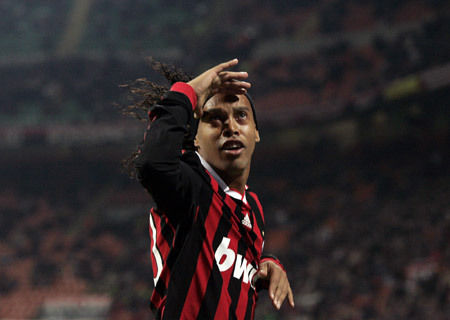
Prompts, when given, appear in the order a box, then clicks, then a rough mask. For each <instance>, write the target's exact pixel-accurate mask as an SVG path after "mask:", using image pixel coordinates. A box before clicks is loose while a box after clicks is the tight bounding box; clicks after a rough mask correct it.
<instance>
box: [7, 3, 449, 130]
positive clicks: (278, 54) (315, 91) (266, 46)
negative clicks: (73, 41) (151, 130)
mask: <svg viewBox="0 0 450 320" xmlns="http://www.w3.org/2000/svg"><path fill="white" fill-rule="evenodd" d="M62 2H63V3H64V1H62ZM15 3H16V2H14V1H10V2H5V5H6V4H9V6H11V7H12V8H7V9H9V10H11V11H13V12H16V11H17V12H22V13H23V11H24V12H25V13H27V10H29V11H31V12H34V13H35V15H36V16H38V17H40V16H41V15H43V13H42V11H45V10H43V9H42V8H40V10H38V9H39V6H37V7H36V8H34V7H31V8H34V9H35V10H34V11H33V10H32V9H31V8H30V9H27V10H25V9H23V8H22V10H19V9H20V8H16V7H15V6H20V4H15ZM283 3H284V2H283ZM380 3H381V4H380ZM92 5H93V9H92V18H89V19H88V22H89V23H88V25H87V26H86V28H87V30H89V31H91V32H89V31H88V32H86V34H85V37H84V42H82V43H81V45H80V46H81V48H80V49H79V50H80V52H85V53H86V54H85V55H84V56H81V57H78V58H77V57H74V58H70V59H67V58H65V59H63V58H59V59H58V58H57V57H55V56H54V54H53V53H52V51H49V50H48V51H47V52H49V53H48V54H49V56H50V57H53V58H51V59H49V60H43V61H42V60H40V62H38V63H35V64H31V66H30V65H29V64H24V65H17V64H16V63H14V64H11V66H4V68H5V72H2V73H1V74H0V82H1V83H2V84H3V90H4V92H5V94H4V95H2V97H0V103H1V105H2V113H1V118H2V119H0V120H2V122H4V123H11V122H13V123H23V122H25V123H26V124H28V123H32V124H33V121H34V122H35V123H36V122H38V123H40V124H42V123H54V122H63V123H80V122H81V123H86V122H89V123H100V122H102V121H108V120H111V119H115V120H117V118H114V117H113V113H111V104H112V103H113V102H117V101H120V99H121V95H122V94H123V92H121V91H120V90H117V86H118V85H119V84H121V83H125V82H126V81H127V80H131V79H136V78H138V77H149V76H150V77H151V76H153V75H152V74H151V72H150V70H149V68H146V67H145V66H144V59H143V56H144V55H145V54H147V53H148V54H149V55H151V54H156V58H160V59H162V60H163V61H170V62H174V63H176V64H178V65H180V66H183V67H185V68H186V69H187V70H190V71H191V72H192V73H193V74H195V73H197V72H199V71H200V70H203V68H204V66H205V65H210V64H213V63H215V62H217V61H221V59H228V58H229V57H233V56H237V57H239V58H241V60H242V61H244V62H245V68H246V69H247V71H248V72H249V74H250V75H251V79H250V80H251V81H252V83H253V95H254V96H255V97H256V100H257V101H256V102H257V103H258V106H259V108H260V110H261V111H260V113H261V114H262V116H261V118H263V117H264V118H266V119H267V118H270V115H271V112H270V111H271V108H272V106H273V105H274V104H275V105H278V106H280V109H281V108H282V109H281V110H286V111H285V112H288V113H290V114H292V115H293V116H292V117H296V116H295V115H296V114H298V117H297V118H300V119H302V118H305V117H307V116H308V115H309V113H311V112H315V113H317V112H319V113H320V114H319V116H318V117H316V118H319V119H320V118H322V119H323V118H327V116H331V115H334V116H335V115H336V114H342V113H344V112H346V111H358V110H359V109H361V108H367V106H371V105H374V104H375V103H376V101H377V99H379V98H380V97H382V95H383V89H384V88H385V87H386V86H387V85H389V83H390V82H392V81H394V80H397V79H398V78H402V77H405V76H409V75H412V74H416V73H418V72H420V71H425V70H427V69H430V68H433V67H436V66H441V65H444V64H446V63H448V54H447V52H448V41H446V35H447V34H448V30H449V27H450V20H449V15H448V12H449V10H450V9H449V8H448V5H447V4H446V2H445V1H433V2H429V1H401V2H395V3H388V2H386V1H383V2H380V1H335V2H332V3H326V2H324V3H319V4H316V3H314V4H313V3H312V2H305V3H304V4H303V6H299V5H298V4H295V3H294V2H293V1H288V2H286V3H285V4H284V5H283V6H279V5H278V4H276V5H275V2H272V1H264V5H261V6H255V8H257V10H256V12H253V14H252V15H251V19H241V18H242V17H241V14H240V13H241V12H248V10H249V8H251V7H253V6H254V5H255V4H254V1H244V2H239V3H236V6H232V7H227V9H226V10H225V9H224V8H221V7H220V6H217V8H216V9H215V11H214V10H213V11H211V12H209V11H208V12H207V13H202V12H203V11H204V10H203V11H202V10H201V7H202V4H198V6H199V7H200V9H198V10H194V12H198V13H197V14H199V15H200V17H198V18H195V19H194V20H195V21H196V23H189V22H190V21H187V20H186V19H188V17H185V16H186V10H183V8H180V7H179V6H182V5H181V4H179V5H176V6H172V7H173V8H172V9H170V8H169V7H171V5H170V4H168V3H166V5H163V6H162V7H161V8H162V9H160V10H159V11H158V12H155V11H157V10H156V9H155V8H153V7H152V6H155V7H156V4H152V3H151V2H149V1H137V2H136V3H135V5H134V6H130V7H127V6H128V4H126V3H123V2H121V1H113V2H111V1H96V2H95V3H93V4H92ZM203 5H204V6H206V4H203ZM49 6H50V5H49ZM61 6H62V7H64V8H65V9H64V8H61V9H60V10H61V11H64V10H66V11H67V7H70V6H69V5H68V4H67V3H66V4H65V5H61ZM165 6H167V8H166V7H165ZM336 7H337V8H336ZM364 8H365V9H364ZM63 9H64V10H63ZM164 9H166V11H167V12H166V13H165V14H161V17H160V16H159V15H158V14H157V13H160V12H161V11H162V12H165V10H164ZM176 9H178V10H176ZM171 10H172V11H171ZM47 11H48V12H47ZM47 11H45V12H47V15H50V16H53V15H56V14H57V10H56V11H54V12H53V15H51V13H52V11H50V10H47ZM143 12H150V13H151V16H152V17H154V19H155V20H154V22H153V23H151V24H149V23H148V21H147V20H148V19H147V18H146V16H145V15H143V14H142V13H143ZM330 12H334V13H333V14H330ZM387 12H389V14H386V13H387ZM139 13H140V14H141V15H139ZM169 13H170V15H171V16H174V17H173V18H172V19H168V18H167V17H166V16H165V15H169ZM23 14H24V13H23ZM30 14H31V13H30ZM202 14H203V15H205V16H201V15H202ZM271 14H272V15H274V16H273V17H272V18H270V19H269V17H270V15H271ZM177 15H179V16H178V18H175V17H177ZM25 16H26V15H25ZM206 16H208V19H206V18H205V17H206ZM137 17H139V18H137ZM183 17H185V18H183ZM189 17H190V16H189ZM332 17H333V18H332ZM330 19H331V20H332V21H329V20H330ZM24 20H25V22H26V21H28V20H27V19H24ZM31 20H32V21H35V20H38V18H37V17H35V18H33V19H31ZM224 20H227V21H233V22H235V23H230V24H229V28H231V29H230V30H228V29H227V28H225V29H223V25H222V24H221V22H223V21H224ZM244 20H245V24H246V25H248V26H247V27H246V25H242V24H243V23H244V22H243V21H244ZM267 20H273V21H274V22H276V23H266V21H267ZM310 20H311V21H312V22H309V24H308V23H307V22H308V21H310ZM127 21H133V23H132V24H131V23H130V24H127ZM146 21H147V22H146ZM150 21H153V20H152V19H150ZM213 21H215V22H213ZM25 22H22V21H21V20H20V19H16V20H15V21H14V22H13V23H12V27H9V28H11V29H13V30H15V29H17V30H22V29H23V28H25V27H19V26H17V24H20V23H25ZM362 22H364V23H362ZM36 23H37V22H36ZM167 23H170V24H172V25H169V26H166V24H167ZM122 25H123V26H130V27H129V28H132V29H131V30H128V31H127V30H126V28H123V29H120V28H119V26H122ZM181 25H183V26H184V25H189V26H191V27H190V28H189V27H188V28H184V27H183V32H181V33H174V32H173V29H177V28H178V29H179V28H180V26H181ZM199 25H200V26H199ZM280 25H281V26H280ZM131 26H132V27H131ZM325 26H332V27H329V29H327V27H325ZM5 28H6V26H5ZM30 28H31V27H30ZM146 28H148V30H147V29H146ZM152 28H155V29H156V30H153V29H152ZM248 28H250V29H251V28H254V29H255V30H257V31H258V32H256V31H255V32H250V34H251V37H250V36H248V38H249V39H248V41H244V43H246V45H245V46H244V47H242V48H240V47H237V48H235V47H234V46H233V45H234V44H237V43H240V41H239V39H240V38H242V37H244V38H245V36H244V35H239V33H240V32H243V31H242V30H247V29H248ZM116 29H117V30H120V32H121V33H123V34H117V32H116V33H113V34H112V35H111V36H108V32H110V33H111V32H112V31H111V30H116ZM102 30H108V32H107V31H104V32H103V31H102ZM196 30H197V32H195V31H196ZM288 30H291V32H288ZM94 31H95V32H94ZM14 32H19V31H14ZM14 32H9V33H7V34H14ZM166 33H167V34H166ZM222 33H225V34H224V35H223V37H222V36H220V35H221V34H222ZM25 34H26V33H25ZM143 34H145V39H150V40H148V42H145V41H143V39H142V38H144V36H142V35H143ZM207 35H209V37H214V38H212V39H208V38H207ZM92 36H101V37H102V39H105V38H106V39H108V37H110V38H111V39H110V42H111V44H110V45H108V44H107V43H105V41H106V40H101V39H96V38H95V39H93V40H92V41H91V42H92V43H94V44H95V47H91V46H90V45H89V41H90V40H89V37H92ZM182 36H183V37H182ZM156 37H158V39H165V40H167V41H168V43H167V44H160V43H158V42H157V41H156V40H154V41H153V40H152V39H153V38H156ZM173 37H177V38H176V39H172V38H173ZM18 39H21V38H20V37H16V41H18ZM121 39H125V40H127V41H133V42H135V43H141V45H142V44H145V43H147V47H145V48H134V47H133V45H121V43H122V42H121V41H120V40H121ZM11 41H12V40H11ZM247 42H248V43H247ZM55 46H56V44H55ZM152 46H154V48H153V47H152ZM189 46H192V48H190V47H189ZM12 47H14V46H12ZM161 48H167V51H170V50H172V51H177V50H178V51H179V52H183V54H181V55H178V56H177V55H174V56H173V58H165V57H167V56H170V55H169V54H164V52H165V51H164V52H163V53H161V54H160V56H158V52H159V51H158V50H159V49H161ZM171 48H172V49H171ZM276 48H279V49H278V51H276V50H275V49H276ZM436 48H439V50H436ZM34 50H36V51H39V50H40V48H39V47H37V48H34ZM96 50H97V51H96ZM299 50H300V51H299ZM260 51H261V52H263V53H260ZM99 52H101V53H102V54H99ZM121 52H127V53H129V54H128V55H124V54H120V53H121ZM11 54H14V52H13V53H11ZM31 56H32V55H31ZM12 60H13V61H15V60H14V59H12ZM317 110H319V111H317Z"/></svg>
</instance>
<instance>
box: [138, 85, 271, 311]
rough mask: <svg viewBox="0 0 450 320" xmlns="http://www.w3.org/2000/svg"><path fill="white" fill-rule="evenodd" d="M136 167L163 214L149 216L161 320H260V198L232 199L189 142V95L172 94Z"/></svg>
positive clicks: (158, 110) (155, 302) (154, 303)
mask: <svg viewBox="0 0 450 320" xmlns="http://www.w3.org/2000/svg"><path fill="white" fill-rule="evenodd" d="M151 112H152V116H153V119H154V120H153V121H152V123H151V125H150V126H149V129H148V130H147V132H146V139H145V141H144V143H143V145H142V146H141V149H140V150H141V151H140V154H139V157H138V159H137V161H136V167H137V169H138V172H139V176H140V180H141V183H142V184H143V185H144V187H145V188H146V189H147V190H148V191H149V192H150V194H151V195H152V197H153V199H154V200H155V203H156V208H153V209H152V210H151V214H150V223H149V225H150V240H151V244H150V245H151V248H150V250H151V261H152V269H153V276H154V284H155V290H154V292H153V295H152V297H151V303H150V306H151V309H152V310H153V312H154V313H155V316H156V318H157V319H253V317H254V311H255V306H256V300H257V298H258V295H257V292H256V290H255V287H254V283H252V279H253V276H254V275H255V274H256V272H257V269H258V265H259V262H260V258H261V253H262V248H263V241H264V240H263V239H264V216H263V211H262V207H261V204H260V202H259V200H258V198H257V196H256V195H255V194H254V193H253V192H250V191H249V190H247V191H246V195H245V196H246V200H247V201H245V202H244V201H242V200H241V199H235V198H233V197H231V196H230V195H229V194H227V193H226V192H225V191H224V190H223V188H221V186H220V185H219V182H218V181H217V180H216V179H215V178H214V175H212V174H211V172H209V171H208V170H206V169H205V167H204V166H203V165H202V163H201V161H200V159H199V156H198V155H197V154H196V153H195V152H192V151H187V152H185V153H182V150H181V149H182V142H183V138H184V135H185V134H186V132H187V130H188V127H190V126H188V124H189V123H191V122H192V121H193V117H192V107H191V103H190V101H189V99H188V98H187V96H186V95H184V94H182V93H179V92H169V93H167V94H166V95H165V96H164V98H163V100H161V101H160V102H159V103H158V104H156V105H155V106H153V107H152V109H151Z"/></svg>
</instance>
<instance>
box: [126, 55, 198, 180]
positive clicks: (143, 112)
mask: <svg viewBox="0 0 450 320" xmlns="http://www.w3.org/2000/svg"><path fill="white" fill-rule="evenodd" d="M146 62H147V63H148V65H149V66H150V67H151V68H152V69H153V70H155V71H156V72H158V73H159V74H161V75H162V76H164V78H166V79H167V81H168V82H169V84H170V85H163V84H159V83H155V82H153V81H150V80H148V79H147V78H140V79H136V80H135V81H133V82H132V83H130V84H122V85H120V87H121V88H126V89H128V91H129V92H130V93H131V101H132V102H131V103H130V104H129V105H128V106H126V107H121V113H122V114H123V115H126V116H132V117H134V118H136V119H138V120H139V121H143V122H150V121H151V120H150V119H149V116H148V111H149V109H150V108H151V107H152V106H153V105H154V104H155V103H156V102H158V101H159V100H161V98H162V97H163V95H164V93H166V92H167V91H169V89H170V86H171V85H172V84H174V83H175V82H189V81H190V80H192V79H193V77H192V76H191V75H190V74H188V73H187V71H186V70H184V69H182V68H180V67H177V66H175V65H173V64H167V63H163V62H160V61H157V60H155V59H154V58H153V57H148V58H146ZM194 137H195V135H194V134H193V133H192V130H188V133H187V134H186V136H185V139H184V143H183V148H184V149H185V150H192V149H194ZM142 142H143V141H141V143H139V145H138V146H137V147H136V150H135V151H133V153H132V154H131V155H130V156H128V157H127V158H125V159H123V160H122V162H121V165H122V171H123V172H124V173H126V174H128V175H129V176H130V178H133V179H136V178H137V173H136V168H135V161H136V158H137V156H138V154H139V148H140V146H141V145H142Z"/></svg>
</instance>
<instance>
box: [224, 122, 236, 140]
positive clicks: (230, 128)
mask: <svg viewBox="0 0 450 320" xmlns="http://www.w3.org/2000/svg"><path fill="white" fill-rule="evenodd" d="M223 125H224V129H223V134H224V135H225V136H226V137H231V136H233V135H239V126H238V123H237V122H236V120H235V119H234V118H231V117H230V118H228V119H227V120H225V121H224V123H223Z"/></svg>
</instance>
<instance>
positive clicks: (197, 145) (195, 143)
mask: <svg viewBox="0 0 450 320" xmlns="http://www.w3.org/2000/svg"><path fill="white" fill-rule="evenodd" d="M194 146H195V147H196V148H200V146H199V144H198V140H197V136H195V138H194Z"/></svg>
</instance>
